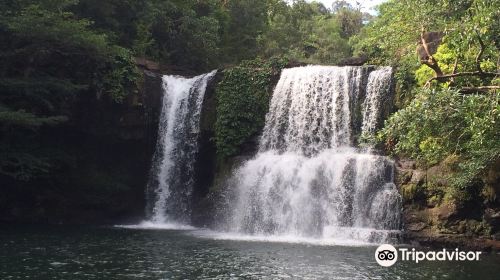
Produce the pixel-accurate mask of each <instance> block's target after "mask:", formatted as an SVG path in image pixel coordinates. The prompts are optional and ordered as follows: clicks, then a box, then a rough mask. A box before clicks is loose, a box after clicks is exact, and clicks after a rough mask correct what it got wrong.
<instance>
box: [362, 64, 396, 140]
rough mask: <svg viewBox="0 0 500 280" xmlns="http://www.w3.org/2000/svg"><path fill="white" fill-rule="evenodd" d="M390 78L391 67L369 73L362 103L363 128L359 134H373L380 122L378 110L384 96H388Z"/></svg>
mask: <svg viewBox="0 0 500 280" xmlns="http://www.w3.org/2000/svg"><path fill="white" fill-rule="evenodd" d="M391 76H392V68H391V67H382V68H380V69H378V70H375V71H373V72H371V73H370V76H368V85H367V88H366V98H365V102H364V103H363V126H362V128H361V133H373V132H375V130H376V129H377V127H378V126H379V124H380V122H381V121H382V120H381V115H380V109H381V107H382V106H383V104H381V102H382V100H384V99H385V98H384V97H385V96H387V95H389V94H390V90H391V83H390V82H387V81H390V79H391Z"/></svg>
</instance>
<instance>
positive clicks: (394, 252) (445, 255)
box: [375, 244, 481, 267]
mask: <svg viewBox="0 0 500 280" xmlns="http://www.w3.org/2000/svg"><path fill="white" fill-rule="evenodd" d="M480 255H481V252H480V251H475V252H474V251H468V252H466V251H459V250H458V248H457V249H455V250H447V249H442V250H440V251H427V252H425V251H418V250H415V248H412V249H408V248H399V249H396V248H395V247H394V246H392V245H390V244H382V245H380V246H379V247H378V248H377V250H375V260H376V261H377V263H378V264H379V265H381V266H385V267H389V266H392V265H394V264H395V263H396V262H397V261H398V256H399V258H400V260H401V261H411V262H415V263H419V262H420V261H424V260H427V261H479V256H480Z"/></svg>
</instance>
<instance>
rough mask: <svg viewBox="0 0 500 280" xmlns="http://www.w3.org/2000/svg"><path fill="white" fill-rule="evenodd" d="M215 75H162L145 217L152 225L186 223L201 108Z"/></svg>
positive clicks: (188, 212)
mask: <svg viewBox="0 0 500 280" xmlns="http://www.w3.org/2000/svg"><path fill="white" fill-rule="evenodd" d="M215 72H216V71H213V72H210V73H207V74H203V75H200V76H196V77H194V78H190V79H187V78H183V77H179V76H169V75H167V76H163V92H164V94H163V105H162V109H161V116H160V122H159V130H158V142H157V146H156V151H155V154H154V158H153V166H152V169H151V175H150V182H149V184H148V187H147V202H148V206H147V212H148V215H149V217H148V218H149V219H150V222H152V223H154V224H163V223H177V224H185V223H188V222H189V217H190V211H191V207H190V200H191V192H192V187H193V183H194V179H193V178H194V168H193V166H194V162H195V160H196V154H197V152H198V136H199V122H200V113H201V107H202V103H203V98H204V96H205V90H206V87H207V83H208V81H209V80H210V79H211V78H212V77H213V76H214V75H215Z"/></svg>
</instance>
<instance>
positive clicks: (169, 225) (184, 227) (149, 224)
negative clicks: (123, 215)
mask: <svg viewBox="0 0 500 280" xmlns="http://www.w3.org/2000/svg"><path fill="white" fill-rule="evenodd" d="M115 227H119V228H127V229H160V230H165V229H166V230H194V229H196V228H195V227H192V226H189V225H184V224H178V223H155V222H150V221H144V222H142V223H139V224H137V225H116V226H115Z"/></svg>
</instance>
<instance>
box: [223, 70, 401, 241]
mask: <svg viewBox="0 0 500 280" xmlns="http://www.w3.org/2000/svg"><path fill="white" fill-rule="evenodd" d="M391 76H392V69H391V68H390V67H384V68H380V69H376V70H373V68H367V67H333V66H306V67H297V68H291V69H285V70H283V72H282V74H281V77H280V80H279V82H278V84H277V86H276V88H275V90H274V93H273V96H272V99H271V103H270V110H269V113H268V114H267V116H266V123H265V127H264V130H263V134H262V137H261V139H260V143H259V152H258V154H257V155H256V156H255V158H253V159H251V160H248V161H246V162H244V163H243V164H242V165H241V166H240V167H239V168H238V169H237V170H236V171H235V172H234V174H233V176H232V177H231V178H230V179H229V180H228V182H227V183H228V185H229V188H230V189H232V190H234V197H235V199H234V203H233V205H232V206H231V208H232V211H231V213H230V215H229V218H228V221H227V225H226V229H227V230H229V231H231V232H236V233H239V234H251V235H257V236H270V237H276V236H290V237H297V238H303V237H305V238H319V239H326V238H332V239H339V240H340V239H342V240H354V241H356V242H357V241H362V242H383V241H387V239H388V238H391V237H392V236H393V235H394V234H393V233H395V232H397V231H398V230H399V229H400V226H401V197H400V195H399V193H398V192H397V190H396V186H395V185H394V183H393V179H394V178H393V173H394V170H393V169H394V166H393V162H392V161H391V160H389V159H387V158H386V157H384V156H380V155H375V154H371V153H370V152H368V151H363V150H361V149H359V148H357V147H355V143H356V139H357V137H358V136H359V134H360V133H361V132H362V131H363V132H374V131H375V129H376V128H377V126H378V125H379V123H380V121H381V117H380V115H381V112H382V106H383V103H384V102H382V101H383V100H386V99H387V97H388V96H387V95H389V94H390V90H389V89H390V84H391Z"/></svg>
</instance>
